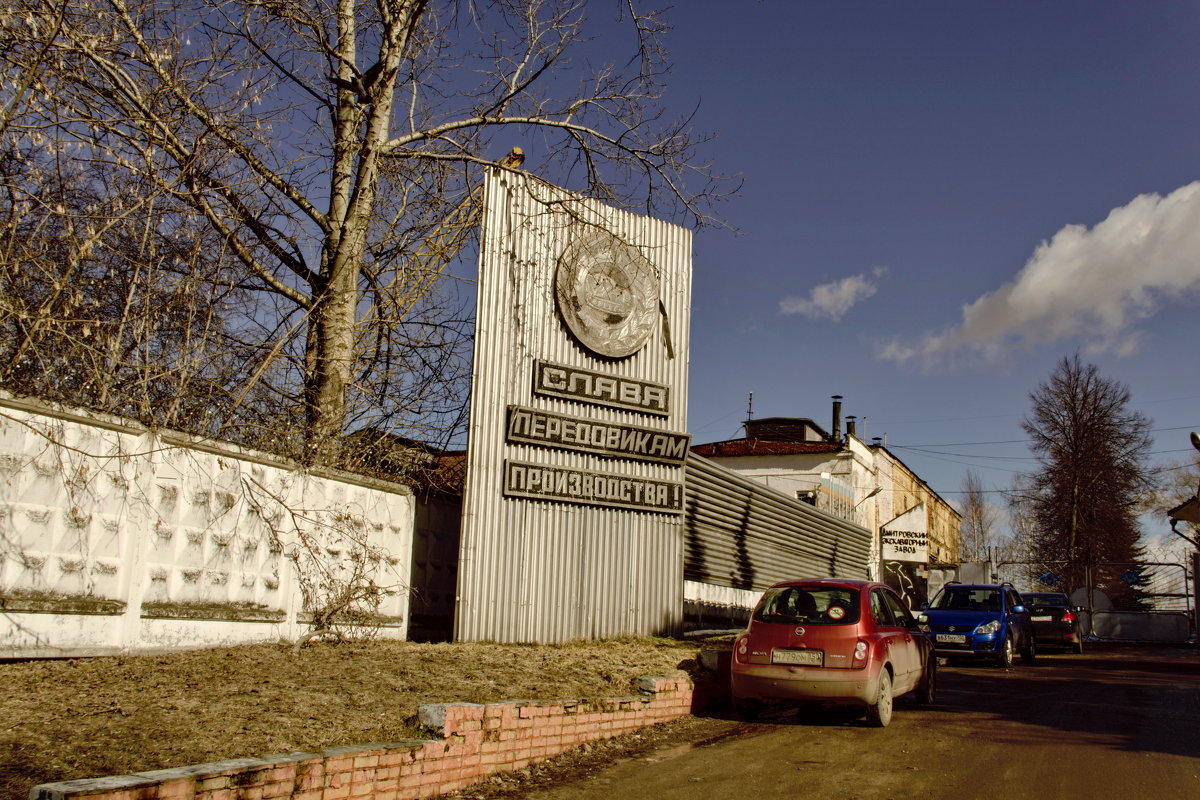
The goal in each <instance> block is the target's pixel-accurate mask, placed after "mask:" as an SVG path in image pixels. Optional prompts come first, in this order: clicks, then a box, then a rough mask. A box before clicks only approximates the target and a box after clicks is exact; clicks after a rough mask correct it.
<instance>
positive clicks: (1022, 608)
mask: <svg viewBox="0 0 1200 800" xmlns="http://www.w3.org/2000/svg"><path fill="white" fill-rule="evenodd" d="M1012 611H1013V613H1014V614H1028V613H1029V609H1028V608H1026V607H1025V606H1013V607H1012Z"/></svg>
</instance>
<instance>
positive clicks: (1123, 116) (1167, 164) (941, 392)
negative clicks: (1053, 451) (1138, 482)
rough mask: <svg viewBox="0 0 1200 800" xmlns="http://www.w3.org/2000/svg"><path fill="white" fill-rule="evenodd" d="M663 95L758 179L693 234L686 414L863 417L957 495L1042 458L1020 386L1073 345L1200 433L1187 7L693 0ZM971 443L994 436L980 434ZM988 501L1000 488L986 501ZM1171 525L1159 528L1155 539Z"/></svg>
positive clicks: (1169, 456) (711, 426)
mask: <svg viewBox="0 0 1200 800" xmlns="http://www.w3.org/2000/svg"><path fill="white" fill-rule="evenodd" d="M669 19H670V20H671V21H672V23H673V24H674V26H675V30H674V31H673V32H672V34H671V36H670V38H669V39H668V44H669V46H670V49H671V53H672V61H673V63H674V69H673V75H672V76H671V77H670V78H669V80H668V87H669V89H668V97H669V102H670V105H671V107H672V108H674V109H676V110H679V111H683V110H687V109H689V108H691V107H692V106H693V105H694V104H696V103H698V104H699V112H698V114H697V117H696V125H697V127H698V128H699V129H701V130H705V131H709V132H711V133H714V134H717V136H718V138H717V140H716V141H715V142H713V143H711V144H710V145H708V146H706V147H705V148H704V150H703V155H705V156H706V157H707V158H709V159H711V160H712V161H713V163H714V166H715V167H716V169H717V171H719V172H723V173H726V174H737V175H740V176H741V177H742V178H743V179H744V185H743V188H742V190H741V192H740V195H739V196H738V197H736V198H734V199H732V200H731V201H730V202H729V203H728V204H726V205H725V206H724V207H723V208H722V209H721V214H722V216H723V217H724V218H725V219H726V220H727V221H728V223H729V224H730V225H731V226H732V227H733V228H735V229H737V233H736V234H735V233H731V232H727V231H702V232H700V233H699V234H698V235H697V237H696V239H695V242H694V246H695V251H694V281H693V293H694V305H693V312H692V348H691V385H690V391H689V402H690V408H689V427H690V430H691V433H692V434H693V437H694V441H695V442H707V441H716V440H721V439H727V438H734V437H737V436H740V435H741V422H742V421H743V420H744V419H745V417H746V411H747V400H748V396H749V393H751V392H753V393H754V406H753V413H754V416H756V417H765V416H801V417H811V418H813V419H815V420H816V421H818V422H819V423H822V424H823V425H825V426H828V425H829V422H830V395H833V394H840V395H843V396H844V398H845V399H844V405H843V413H844V414H846V415H850V414H853V415H857V416H858V417H859V423H858V425H859V433H860V435H862V434H863V429H864V422H863V421H862V420H863V418H864V417H865V418H866V421H865V437H866V438H868V439H869V438H870V437H874V436H885V435H886V437H887V443H888V447H889V449H891V450H893V452H895V453H896V454H897V455H898V456H899V457H900V458H901V459H902V460H904V462H905V463H906V464H908V465H909V466H910V467H911V468H912V469H913V470H914V471H916V472H917V474H919V475H920V476H921V477H922V478H924V479H925V480H926V481H927V482H928V483H929V484H930V485H931V486H932V487H933V488H934V489H935V490H937V491H939V492H941V493H943V495H944V496H945V497H947V498H948V499H952V500H953V499H956V498H958V497H959V496H960V495H959V492H960V491H961V489H962V483H963V476H964V474H965V472H966V470H967V469H975V470H976V471H977V472H978V473H979V474H980V476H981V477H982V479H983V481H984V483H985V485H986V486H987V487H988V488H989V489H993V490H999V489H1003V488H1006V487H1008V486H1009V485H1010V484H1011V481H1012V478H1013V475H1014V473H1015V472H1018V471H1021V470H1028V469H1030V468H1031V467H1032V466H1033V461H1032V459H1030V458H1029V451H1028V448H1027V447H1026V446H1025V444H1024V440H1025V436H1024V434H1023V433H1022V431H1021V430H1020V427H1019V422H1020V418H1021V416H1022V415H1023V414H1025V413H1026V412H1027V411H1028V408H1029V401H1028V395H1029V393H1030V392H1031V391H1032V390H1033V389H1034V388H1035V387H1036V386H1037V384H1038V383H1039V382H1040V381H1043V380H1045V379H1046V378H1047V377H1048V376H1049V374H1050V372H1051V371H1052V369H1053V368H1054V365H1055V364H1056V363H1057V362H1058V361H1059V360H1060V359H1061V358H1062V357H1063V356H1064V355H1069V354H1071V353H1073V352H1074V351H1075V350H1076V349H1078V350H1079V351H1080V352H1081V354H1082V356H1083V357H1084V358H1085V359H1086V360H1088V361H1091V362H1092V363H1095V364H1096V365H1097V366H1098V367H1099V368H1100V370H1101V372H1102V374H1104V375H1105V376H1106V377H1109V378H1113V379H1116V380H1119V381H1122V382H1124V383H1126V384H1127V385H1128V386H1129V387H1130V389H1131V391H1132V393H1133V403H1132V407H1133V408H1134V409H1137V410H1140V411H1142V412H1144V413H1145V414H1146V415H1148V416H1149V417H1150V418H1151V419H1152V420H1153V423H1154V424H1153V428H1154V429H1155V434H1154V435H1155V439H1156V443H1155V447H1154V451H1155V459H1156V460H1159V461H1172V460H1174V461H1179V460H1183V459H1185V458H1187V457H1189V455H1190V453H1191V452H1192V450H1191V448H1190V446H1189V444H1188V439H1187V434H1188V431H1189V430H1192V429H1200V183H1196V182H1198V181H1200V46H1198V45H1197V43H1198V42H1200V4H1198V3H1195V2H1174V1H1171V2H1163V1H1161V0H1156V2H1152V3H1132V2H1053V3H1046V2H1017V1H1014V0H1006V2H993V3H983V2H821V3H817V2H782V1H781V2H772V1H765V2H740V3H729V2H712V1H710V0H701V1H697V0H686V1H685V2H679V3H678V4H677V5H676V6H675V8H674V9H673V11H672V12H671V13H670V15H669ZM981 443H982V444H981ZM994 497H995V498H996V499H997V500H999V495H994ZM1165 530H1166V523H1165V521H1163V524H1162V529H1161V530H1148V531H1147V533H1150V534H1155V533H1161V532H1163V531H1165Z"/></svg>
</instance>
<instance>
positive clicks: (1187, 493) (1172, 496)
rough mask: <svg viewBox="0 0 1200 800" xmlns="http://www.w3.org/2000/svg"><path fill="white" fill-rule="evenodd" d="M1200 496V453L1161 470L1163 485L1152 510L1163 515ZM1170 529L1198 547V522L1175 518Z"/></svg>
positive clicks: (1199, 536) (1199, 542)
mask: <svg viewBox="0 0 1200 800" xmlns="http://www.w3.org/2000/svg"><path fill="white" fill-rule="evenodd" d="M1197 496H1200V455H1197V456H1192V460H1191V461H1190V462H1188V463H1181V464H1171V465H1169V466H1167V467H1166V468H1164V470H1163V485H1162V488H1161V490H1160V491H1159V493H1158V496H1157V497H1156V498H1155V503H1154V509H1153V510H1154V511H1155V512H1156V513H1158V514H1161V515H1165V514H1166V513H1167V511H1169V510H1170V509H1173V508H1176V507H1177V506H1179V505H1181V504H1183V503H1185V502H1187V501H1188V500H1191V499H1193V498H1195V497H1197ZM1171 530H1172V531H1173V532H1174V533H1175V534H1176V535H1178V536H1179V537H1181V538H1183V539H1186V540H1187V541H1188V542H1190V543H1191V544H1192V545H1193V546H1194V547H1195V548H1197V549H1200V523H1197V522H1188V521H1186V520H1176V521H1175V523H1174V524H1173V525H1172V527H1171Z"/></svg>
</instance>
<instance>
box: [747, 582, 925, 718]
mask: <svg viewBox="0 0 1200 800" xmlns="http://www.w3.org/2000/svg"><path fill="white" fill-rule="evenodd" d="M730 688H731V691H732V694H733V704H734V710H735V711H736V712H737V714H738V716H739V717H741V718H743V719H754V718H756V717H757V715H758V713H759V711H760V710H761V709H762V707H763V704H764V703H770V702H780V701H783V702H786V701H802V702H818V703H837V704H843V705H856V706H862V707H864V708H865V709H866V714H867V721H868V722H869V723H870V724H871V725H874V726H876V727H880V728H882V727H885V726H886V725H887V724H888V723H889V722H890V721H891V719H892V705H893V700H894V699H895V698H896V697H899V696H900V695H903V694H906V693H907V692H912V691H915V692H916V697H917V700H918V702H921V703H926V704H930V703H933V702H934V698H935V692H936V690H937V658H935V657H934V655H933V647H932V646H931V645H930V643H929V640H928V639H927V638H926V637H925V635H924V633H923V632H922V631H921V629H920V626H919V625H918V624H917V620H916V619H915V618H914V617H913V616H912V614H911V613H909V611H908V609H907V608H906V607H905V605H904V602H903V601H902V600H901V599H900V596H899V595H898V594H896V592H895V591H893V590H892V589H891V588H890V587H889V586H886V585H884V584H882V583H873V582H870V581H861V580H842V579H837V578H822V579H807V580H795V581H785V582H783V583H777V584H775V585H774V586H772V587H770V588H769V589H767V590H766V591H765V592H763V595H762V597H761V598H760V599H759V601H758V604H757V605H756V606H755V608H754V613H753V614H752V615H751V618H750V622H749V624H748V626H747V627H746V630H745V631H744V632H743V633H742V634H740V635H739V636H738V637H737V640H736V641H735V642H734V645H733V657H732V659H731V660H730Z"/></svg>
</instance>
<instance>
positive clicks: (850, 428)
mask: <svg viewBox="0 0 1200 800" xmlns="http://www.w3.org/2000/svg"><path fill="white" fill-rule="evenodd" d="M857 420H858V417H856V416H854V415H853V414H851V415H850V416H848V417H846V435H847V436H854V435H855V430H856V421H857Z"/></svg>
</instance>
